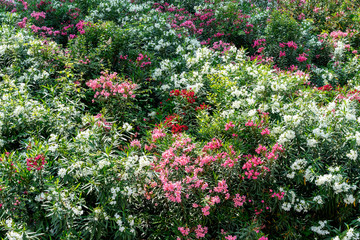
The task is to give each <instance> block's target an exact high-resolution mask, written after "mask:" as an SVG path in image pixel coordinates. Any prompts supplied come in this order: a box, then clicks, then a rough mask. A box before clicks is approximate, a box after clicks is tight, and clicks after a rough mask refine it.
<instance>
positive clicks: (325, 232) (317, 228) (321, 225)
mask: <svg viewBox="0 0 360 240" xmlns="http://www.w3.org/2000/svg"><path fill="white" fill-rule="evenodd" d="M326 224H327V221H319V226H312V227H311V228H310V229H311V231H313V232H316V233H317V234H319V235H328V234H330V232H329V231H328V230H324V229H323V228H324V227H325V226H326Z"/></svg>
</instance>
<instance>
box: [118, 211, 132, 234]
mask: <svg viewBox="0 0 360 240" xmlns="http://www.w3.org/2000/svg"><path fill="white" fill-rule="evenodd" d="M114 217H115V219H116V224H117V225H118V226H119V231H120V232H124V231H125V229H126V226H125V224H124V222H123V220H122V219H123V218H122V217H121V216H120V215H119V214H117V213H116V214H115V215H114ZM126 220H127V222H128V223H129V226H130V229H129V231H130V232H131V233H135V229H134V228H133V227H134V225H135V218H134V217H133V216H132V215H129V216H128V218H127V219H126Z"/></svg>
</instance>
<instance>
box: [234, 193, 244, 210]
mask: <svg viewBox="0 0 360 240" xmlns="http://www.w3.org/2000/svg"><path fill="white" fill-rule="evenodd" d="M233 201H234V206H235V207H241V206H243V205H244V203H245V202H246V196H245V195H243V196H240V194H236V195H235V197H234V198H233Z"/></svg>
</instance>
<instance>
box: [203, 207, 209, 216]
mask: <svg viewBox="0 0 360 240" xmlns="http://www.w3.org/2000/svg"><path fill="white" fill-rule="evenodd" d="M209 210H210V206H205V207H203V208H201V211H202V212H203V214H204V216H207V215H210V212H209Z"/></svg>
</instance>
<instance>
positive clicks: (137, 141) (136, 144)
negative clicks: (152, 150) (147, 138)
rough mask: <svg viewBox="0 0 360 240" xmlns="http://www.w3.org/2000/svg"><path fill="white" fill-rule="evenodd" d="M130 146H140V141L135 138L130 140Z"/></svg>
mask: <svg viewBox="0 0 360 240" xmlns="http://www.w3.org/2000/svg"><path fill="white" fill-rule="evenodd" d="M130 146H131V147H135V146H137V147H139V148H141V144H140V141H139V140H137V139H135V140H132V141H131V143H130Z"/></svg>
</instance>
